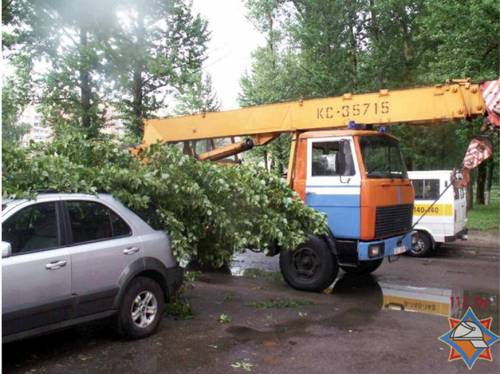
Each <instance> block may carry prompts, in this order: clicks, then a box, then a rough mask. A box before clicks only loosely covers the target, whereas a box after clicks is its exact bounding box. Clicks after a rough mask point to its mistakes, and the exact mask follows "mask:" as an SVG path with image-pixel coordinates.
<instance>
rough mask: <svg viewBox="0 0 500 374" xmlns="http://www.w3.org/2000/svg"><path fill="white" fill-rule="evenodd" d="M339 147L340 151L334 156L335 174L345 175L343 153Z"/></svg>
mask: <svg viewBox="0 0 500 374" xmlns="http://www.w3.org/2000/svg"><path fill="white" fill-rule="evenodd" d="M342 148H343V147H342V146H341V147H340V150H339V151H338V152H337V154H336V155H335V174H337V175H344V174H345V153H344V150H343V149H342Z"/></svg>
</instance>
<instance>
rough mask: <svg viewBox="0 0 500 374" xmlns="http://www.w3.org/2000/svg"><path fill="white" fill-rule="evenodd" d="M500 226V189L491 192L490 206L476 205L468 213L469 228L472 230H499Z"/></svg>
mask: <svg viewBox="0 0 500 374" xmlns="http://www.w3.org/2000/svg"><path fill="white" fill-rule="evenodd" d="M499 225H500V194H499V191H498V189H492V190H491V200H490V204H489V205H477V204H474V208H473V209H472V210H469V212H468V213H467V227H468V228H469V229H470V230H482V231H485V230H491V229H498V228H499Z"/></svg>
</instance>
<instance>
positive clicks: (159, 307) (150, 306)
mask: <svg viewBox="0 0 500 374" xmlns="http://www.w3.org/2000/svg"><path fill="white" fill-rule="evenodd" d="M164 305H165V298H164V296H163V291H162V289H161V288H160V285H159V284H158V283H157V282H156V281H154V280H153V279H151V278H147V277H137V278H135V279H133V280H132V282H131V283H130V285H129V286H128V288H127V291H125V295H124V296H123V299H122V302H121V305H120V310H119V311H118V315H117V316H116V330H117V332H118V334H120V335H121V336H122V337H124V338H128V339H141V338H145V337H146V336H149V335H151V334H153V333H154V332H155V331H156V330H157V329H158V326H159V325H160V322H161V319H162V317H163V310H164Z"/></svg>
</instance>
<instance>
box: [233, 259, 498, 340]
mask: <svg viewBox="0 0 500 374" xmlns="http://www.w3.org/2000/svg"><path fill="white" fill-rule="evenodd" d="M231 274H232V275H233V276H250V277H252V278H266V279H272V280H276V281H280V279H281V276H280V273H279V263H278V261H277V259H276V258H270V257H265V256H262V255H261V254H254V253H244V254H241V255H238V256H236V258H235V260H234V261H233V263H232V264H231ZM325 293H329V294H332V295H333V296H335V297H338V298H340V299H341V300H342V302H349V303H352V304H353V307H355V308H357V309H359V310H360V313H363V311H365V310H366V308H370V310H372V311H373V310H375V309H376V310H397V311H404V312H413V313H424V314H432V315H438V316H443V317H453V318H459V317H461V316H462V315H463V314H464V313H465V312H466V311H467V309H468V308H469V307H471V308H472V309H473V311H474V313H476V315H477V316H478V317H480V318H486V317H489V316H491V317H493V329H494V330H496V331H498V326H499V319H500V315H499V313H500V310H499V305H498V304H499V300H500V298H499V293H498V291H496V290H488V289H451V288H441V287H418V286H413V285H405V284H398V283H396V282H378V281H377V280H376V276H375V277H374V276H372V275H354V274H344V275H343V276H341V277H339V278H337V279H336V280H335V282H334V283H333V284H332V285H331V286H330V287H329V288H327V289H326V290H325ZM352 310H353V309H351V311H352Z"/></svg>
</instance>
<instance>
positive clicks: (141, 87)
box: [108, 0, 209, 138]
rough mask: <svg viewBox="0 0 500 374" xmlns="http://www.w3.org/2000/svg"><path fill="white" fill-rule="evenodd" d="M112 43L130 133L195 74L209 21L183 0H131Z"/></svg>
mask: <svg viewBox="0 0 500 374" xmlns="http://www.w3.org/2000/svg"><path fill="white" fill-rule="evenodd" d="M118 16H119V17H118V20H119V21H118V24H119V27H120V30H121V32H119V33H117V35H115V37H114V40H112V42H111V43H110V46H109V50H108V52H109V55H110V57H111V62H112V70H113V74H114V75H115V76H116V77H117V83H118V84H117V87H116V88H117V90H119V91H120V92H122V93H123V94H120V95H117V97H116V99H117V103H118V108H119V110H120V112H121V113H123V115H124V118H125V123H126V125H127V127H128V129H129V131H130V132H131V134H132V135H133V136H134V137H136V138H140V137H141V136H142V132H143V120H144V118H146V117H152V116H154V113H155V112H156V111H157V110H158V109H160V108H162V107H163V106H164V105H165V103H166V102H167V99H169V98H172V97H173V96H174V94H175V93H176V92H177V91H178V90H179V89H180V88H182V87H183V86H184V85H189V83H190V82H191V81H192V80H193V77H192V75H193V74H196V73H197V72H198V71H200V70H201V66H202V63H203V61H204V60H205V58H206V49H207V47H206V43H207V41H208V38H209V33H208V31H207V22H206V21H205V20H204V19H202V18H201V16H200V15H194V14H193V13H192V9H191V4H190V3H188V2H187V1H184V0H167V1H165V0H127V1H123V2H121V6H120V7H119V11H118Z"/></svg>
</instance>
